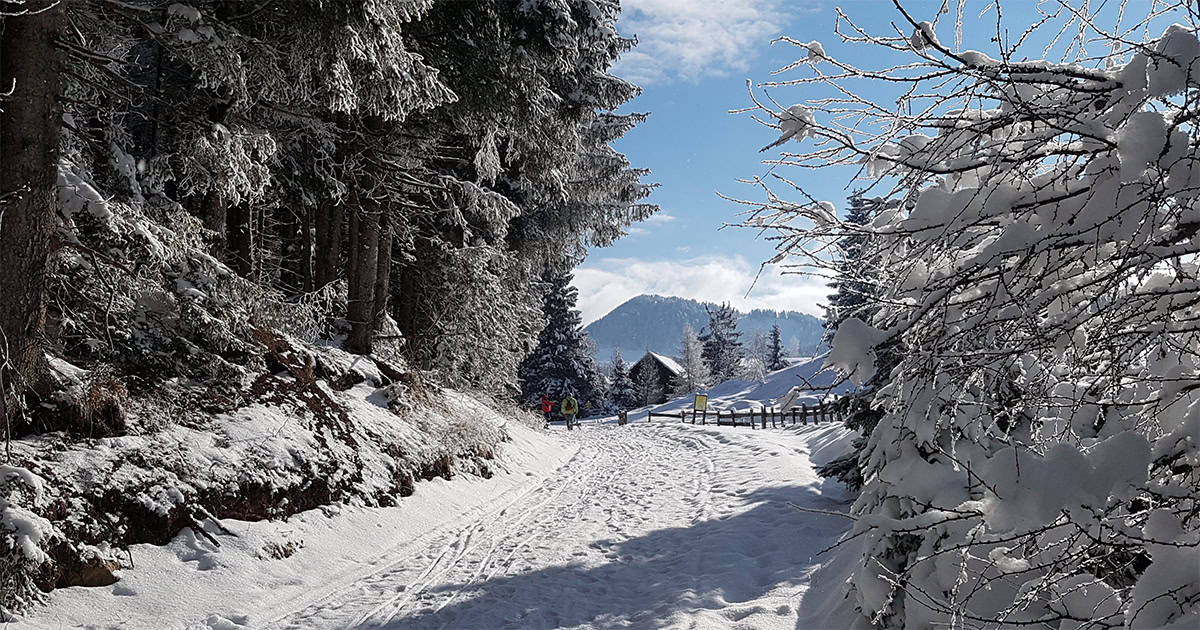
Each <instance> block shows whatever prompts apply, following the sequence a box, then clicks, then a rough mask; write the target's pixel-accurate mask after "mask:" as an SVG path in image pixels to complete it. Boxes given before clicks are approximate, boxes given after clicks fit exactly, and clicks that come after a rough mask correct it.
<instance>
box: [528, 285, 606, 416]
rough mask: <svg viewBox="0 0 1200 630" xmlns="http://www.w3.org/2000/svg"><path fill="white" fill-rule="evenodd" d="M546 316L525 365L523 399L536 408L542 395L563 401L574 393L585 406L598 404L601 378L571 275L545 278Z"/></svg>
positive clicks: (544, 299)
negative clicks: (597, 390) (576, 302)
mask: <svg viewBox="0 0 1200 630" xmlns="http://www.w3.org/2000/svg"><path fill="white" fill-rule="evenodd" d="M543 291H544V298H543V301H542V313H543V315H544V316H545V318H546V326H545V328H543V329H542V332H541V333H539V334H538V344H537V347H536V348H534V350H533V352H532V353H531V354H530V355H529V356H528V357H526V359H525V361H524V362H522V363H521V370H520V375H521V396H522V398H523V400H524V401H525V403H526V404H528V405H534V404H536V403H537V402H538V401H539V400H541V397H542V394H545V395H546V396H548V397H550V399H551V400H554V401H560V400H562V399H564V398H566V397H567V395H569V394H573V395H574V396H575V398H576V399H578V400H579V403H580V404H581V405H582V404H583V403H584V402H585V401H594V400H596V398H595V383H596V381H597V380H598V378H599V373H598V371H597V369H596V364H595V361H593V360H592V355H591V352H590V351H589V348H588V343H587V339H586V334H585V333H584V332H583V319H582V318H581V317H580V315H579V311H577V310H575V300H576V299H577V298H578V296H579V291H578V290H577V289H576V288H575V287H573V286H571V274H569V273H554V272H547V273H546V274H545V275H544V276H543Z"/></svg>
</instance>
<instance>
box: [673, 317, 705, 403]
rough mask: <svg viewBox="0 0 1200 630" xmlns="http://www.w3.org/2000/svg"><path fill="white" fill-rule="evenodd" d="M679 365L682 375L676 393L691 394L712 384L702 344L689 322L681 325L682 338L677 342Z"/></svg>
mask: <svg viewBox="0 0 1200 630" xmlns="http://www.w3.org/2000/svg"><path fill="white" fill-rule="evenodd" d="M679 356H680V366H681V367H682V368H683V377H682V378H680V379H679V384H678V385H679V386H678V388H677V389H676V390H675V393H677V394H691V393H694V392H698V391H703V390H705V389H706V388H708V386H709V385H711V384H712V374H711V373H710V372H709V370H708V363H707V362H705V360H704V345H703V344H702V343H700V339H699V338H698V337H697V336H696V330H695V329H694V328H692V326H691V325H690V324H685V325H684V327H683V340H682V341H681V342H680V344H679Z"/></svg>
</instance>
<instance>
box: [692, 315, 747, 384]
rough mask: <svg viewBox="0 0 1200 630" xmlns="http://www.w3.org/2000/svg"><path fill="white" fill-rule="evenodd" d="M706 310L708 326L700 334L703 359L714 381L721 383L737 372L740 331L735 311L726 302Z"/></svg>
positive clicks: (740, 355) (740, 354) (739, 355)
mask: <svg viewBox="0 0 1200 630" xmlns="http://www.w3.org/2000/svg"><path fill="white" fill-rule="evenodd" d="M705 309H706V310H707V311H708V327H707V328H706V329H705V330H704V331H703V332H702V334H701V335H700V342H701V344H703V346H704V351H703V353H702V355H703V357H704V360H705V361H706V362H707V363H708V367H709V369H710V370H711V371H712V376H713V379H714V381H715V382H717V383H722V382H724V381H727V380H729V379H731V378H733V377H734V376H736V375H737V374H738V373H739V370H740V367H741V362H742V356H743V353H742V342H741V340H740V338H741V335H742V333H741V332H739V331H738V329H737V311H735V310H733V307H732V306H730V305H729V304H728V303H725V304H722V305H721V306H719V307H718V308H717V309H716V310H713V309H712V308H709V307H707V306H706V307H705Z"/></svg>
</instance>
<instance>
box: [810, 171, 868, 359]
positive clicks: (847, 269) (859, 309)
mask: <svg viewBox="0 0 1200 630" xmlns="http://www.w3.org/2000/svg"><path fill="white" fill-rule="evenodd" d="M847 201H849V207H848V208H846V219H845V224H846V225H847V226H848V227H850V228H858V229H860V230H861V229H862V228H864V226H866V225H868V224H869V223H870V221H871V219H872V217H873V216H874V213H875V212H877V211H878V210H879V209H880V208H882V206H883V200H882V199H878V198H872V199H865V198H864V197H863V195H862V191H855V192H854V193H853V194H851V195H850V197H849V198H847ZM867 239H868V236H867V234H866V233H865V232H853V233H849V234H847V235H845V236H843V237H841V238H840V239H838V243H837V245H838V247H837V251H836V253H835V254H834V255H835V257H836V258H837V261H836V268H837V276H836V277H835V278H834V279H833V281H832V282H830V283H829V287H830V288H832V289H834V291H833V293H832V294H831V295H830V296H829V303H828V305H826V307H825V331H826V333H825V338H824V339H823V341H824V343H825V344H826V345H828V344H829V342H830V340H832V339H833V333H834V332H835V331H837V327H838V324H840V323H842V322H843V321H845V319H846V318H847V317H851V316H853V317H858V318H859V319H861V320H863V321H870V319H871V317H870V315H871V314H870V313H867V312H863V311H864V309H866V308H868V304H869V302H870V298H871V297H872V296H873V295H874V294H875V292H874V291H872V290H871V283H870V282H868V281H867V279H866V274H867V273H868V270H869V269H870V268H871V265H870V264H869V261H866V260H863V259H862V256H863V253H864V251H865V247H866V245H867Z"/></svg>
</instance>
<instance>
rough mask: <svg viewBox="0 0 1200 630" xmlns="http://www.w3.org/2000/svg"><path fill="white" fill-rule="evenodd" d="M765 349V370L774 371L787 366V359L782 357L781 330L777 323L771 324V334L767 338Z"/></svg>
mask: <svg viewBox="0 0 1200 630" xmlns="http://www.w3.org/2000/svg"><path fill="white" fill-rule="evenodd" d="M769 344H770V345H769V346H768V351H767V370H768V371H770V372H774V371H775V370H782V369H783V368H785V367H787V361H785V360H784V357H783V332H782V331H781V330H780V329H779V324H775V325H774V326H771V336H770V339H769Z"/></svg>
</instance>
